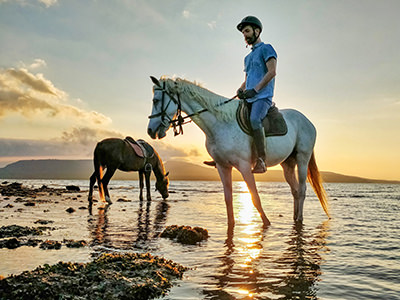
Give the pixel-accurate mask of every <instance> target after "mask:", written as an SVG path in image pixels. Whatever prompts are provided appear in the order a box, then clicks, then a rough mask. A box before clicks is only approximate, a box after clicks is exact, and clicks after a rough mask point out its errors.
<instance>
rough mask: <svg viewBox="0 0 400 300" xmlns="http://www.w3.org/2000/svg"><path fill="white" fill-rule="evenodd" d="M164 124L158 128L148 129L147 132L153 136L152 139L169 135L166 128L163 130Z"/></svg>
mask: <svg viewBox="0 0 400 300" xmlns="http://www.w3.org/2000/svg"><path fill="white" fill-rule="evenodd" d="M161 129H162V126H160V127H158V128H157V129H156V130H153V129H151V128H148V129H147V134H148V135H149V136H150V137H151V138H152V139H156V138H158V139H162V138H163V137H165V136H166V135H167V133H166V132H165V131H164V130H161Z"/></svg>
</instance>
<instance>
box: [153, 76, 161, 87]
mask: <svg viewBox="0 0 400 300" xmlns="http://www.w3.org/2000/svg"><path fill="white" fill-rule="evenodd" d="M150 79H151V81H153V83H154V84H155V85H156V86H158V87H161V83H160V81H159V80H158V79H157V78H155V77H154V76H150Z"/></svg>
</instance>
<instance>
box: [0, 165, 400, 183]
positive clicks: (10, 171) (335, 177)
mask: <svg viewBox="0 0 400 300" xmlns="http://www.w3.org/2000/svg"><path fill="white" fill-rule="evenodd" d="M165 169H166V170H167V171H169V172H170V175H169V178H170V179H171V180H204V181H219V176H218V172H217V170H216V168H211V167H208V166H204V167H203V166H200V165H196V164H193V163H188V162H182V161H168V162H166V163H165ZM320 172H321V176H322V179H323V181H324V182H343V183H397V184H400V181H394V180H392V181H391V180H376V179H368V178H362V177H356V176H348V175H342V174H337V173H333V172H323V171H320ZM92 173H93V162H92V160H90V159H87V160H58V159H40V160H20V161H17V162H15V163H11V164H9V165H7V166H5V167H4V168H0V178H1V179H80V180H84V179H87V180H89V177H90V176H91V175H92ZM112 179H114V180H137V179H138V172H122V171H117V172H116V173H115V175H114V176H113V178H112ZM233 180H234V181H242V180H243V179H242V177H241V175H240V173H239V172H238V171H236V170H234V172H233ZM256 180H257V181H270V182H282V181H285V179H284V176H283V172H282V171H281V170H269V171H268V172H267V173H265V174H260V175H256Z"/></svg>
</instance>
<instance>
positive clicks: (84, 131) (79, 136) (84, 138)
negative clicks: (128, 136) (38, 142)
mask: <svg viewBox="0 0 400 300" xmlns="http://www.w3.org/2000/svg"><path fill="white" fill-rule="evenodd" d="M106 137H116V138H123V137H124V135H123V134H122V133H120V132H118V131H112V130H107V129H99V128H89V127H74V128H72V129H70V130H69V131H64V132H63V133H62V137H61V140H62V141H63V142H66V143H70V144H75V145H76V144H79V145H92V144H93V143H96V142H98V141H100V140H102V139H104V138H106Z"/></svg>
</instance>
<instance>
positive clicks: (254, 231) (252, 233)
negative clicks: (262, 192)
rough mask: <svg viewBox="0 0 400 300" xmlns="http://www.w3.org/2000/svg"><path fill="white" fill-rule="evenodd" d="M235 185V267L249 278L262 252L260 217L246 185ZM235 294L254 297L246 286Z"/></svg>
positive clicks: (242, 183)
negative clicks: (236, 257) (236, 258)
mask: <svg viewBox="0 0 400 300" xmlns="http://www.w3.org/2000/svg"><path fill="white" fill-rule="evenodd" d="M237 184H238V189H239V191H240V192H239V194H238V196H237V199H236V205H237V213H238V221H239V222H238V224H237V226H236V229H235V231H236V236H237V240H238V243H237V244H236V247H235V248H236V251H237V253H238V254H239V255H238V257H239V259H238V260H237V261H236V263H237V266H239V267H240V268H242V272H243V273H247V274H248V276H249V278H251V277H252V276H253V274H254V267H253V263H254V262H255V261H256V260H257V259H258V258H259V257H260V256H261V254H262V251H263V246H262V244H261V242H262V240H263V237H262V233H261V232H260V216H259V214H258V212H257V210H256V208H255V207H254V205H253V202H252V200H251V194H250V192H249V190H248V188H247V185H246V183H245V182H238V183H237ZM236 292H237V293H239V294H241V295H245V296H246V298H253V297H254V291H251V289H249V288H247V287H246V286H241V287H240V289H239V290H237V291H236Z"/></svg>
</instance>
